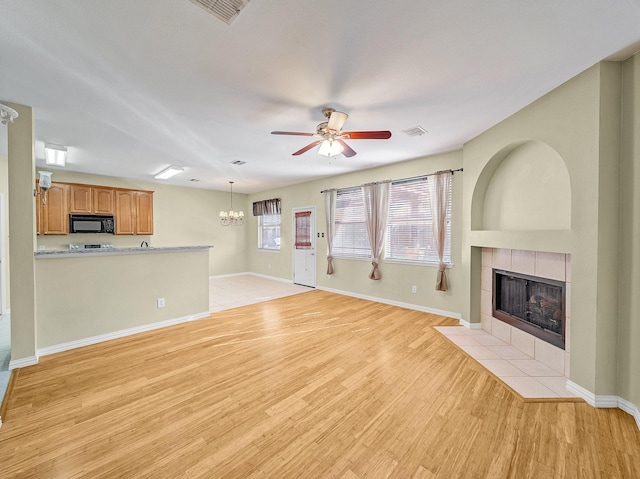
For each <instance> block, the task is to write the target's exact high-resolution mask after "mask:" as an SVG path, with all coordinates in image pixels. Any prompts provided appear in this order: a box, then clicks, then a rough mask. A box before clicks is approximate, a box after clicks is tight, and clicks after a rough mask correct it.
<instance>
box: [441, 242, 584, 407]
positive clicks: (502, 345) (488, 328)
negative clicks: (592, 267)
mask: <svg viewBox="0 0 640 479" xmlns="http://www.w3.org/2000/svg"><path fill="white" fill-rule="evenodd" d="M493 268H495V269H500V270H505V271H510V272H513V273H520V274H525V275H529V276H537V277H540V278H547V279H552V280H557V281H563V282H565V283H566V304H565V313H566V317H565V328H566V343H565V348H566V349H565V350H562V349H561V348H558V347H556V346H553V345H551V344H549V343H547V342H546V341H543V340H541V339H539V338H536V337H534V336H532V335H531V334H529V333H526V332H524V331H522V330H520V329H518V328H515V327H513V326H511V325H509V324H507V323H505V322H503V321H501V320H499V319H497V318H494V317H493V316H492V304H491V303H492V297H493V274H492V273H493V271H492V270H493ZM480 311H481V326H482V330H477V329H475V330H468V329H466V328H464V327H448V328H444V327H443V328H436V329H438V330H439V331H440V332H441V333H442V334H444V335H445V336H447V337H448V338H449V339H450V340H451V341H453V342H454V343H455V344H457V345H458V347H460V348H461V349H462V350H464V351H465V352H467V354H469V355H470V356H471V357H473V358H474V359H476V360H477V361H478V362H479V363H480V364H482V365H483V366H485V367H486V368H487V369H488V370H489V371H491V372H492V373H493V374H495V375H496V376H497V377H498V378H499V379H500V380H501V381H503V382H504V383H505V384H507V385H508V386H509V387H511V388H512V389H513V390H514V391H516V392H517V393H519V394H520V395H521V396H523V397H525V398H570V397H575V394H573V393H571V392H569V391H567V389H566V388H565V385H566V382H567V378H568V377H569V368H570V351H571V349H570V348H571V342H570V327H571V326H570V323H571V255H568V254H561V253H546V252H536V251H523V250H511V249H497V248H483V249H482V282H481V299H480ZM462 333H464V334H462Z"/></svg>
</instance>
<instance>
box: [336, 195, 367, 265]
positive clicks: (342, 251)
mask: <svg viewBox="0 0 640 479" xmlns="http://www.w3.org/2000/svg"><path fill="white" fill-rule="evenodd" d="M332 253H333V256H334V257H343V258H369V257H370V256H371V246H370V245H369V236H368V234H367V224H366V219H365V209H364V198H363V197H362V190H361V189H360V188H350V189H346V190H338V191H337V193H336V224H335V236H334V238H333V245H332Z"/></svg>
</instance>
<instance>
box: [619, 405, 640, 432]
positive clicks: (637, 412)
mask: <svg viewBox="0 0 640 479" xmlns="http://www.w3.org/2000/svg"><path fill="white" fill-rule="evenodd" d="M618 407H619V408H620V409H622V410H623V411H624V412H626V413H627V414H631V415H632V416H633V418H634V419H635V420H636V424H637V426H638V429H640V409H639V408H638V406H636V405H635V404H633V403H632V402H630V401H627V400H626V399H622V398H618Z"/></svg>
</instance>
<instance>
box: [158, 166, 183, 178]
mask: <svg viewBox="0 0 640 479" xmlns="http://www.w3.org/2000/svg"><path fill="white" fill-rule="evenodd" d="M183 171H184V168H183V167H182V166H175V165H171V166H169V167H168V168H165V169H164V170H162V171H161V172H160V173H158V174H157V175H155V176H154V178H155V179H156V180H166V179H169V178H171V177H172V176H175V175H177V174H178V173H182V172H183Z"/></svg>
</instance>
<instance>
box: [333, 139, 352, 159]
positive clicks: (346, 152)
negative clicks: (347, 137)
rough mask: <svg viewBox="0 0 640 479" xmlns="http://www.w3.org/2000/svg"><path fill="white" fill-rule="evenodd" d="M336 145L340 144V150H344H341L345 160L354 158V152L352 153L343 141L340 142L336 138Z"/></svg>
mask: <svg viewBox="0 0 640 479" xmlns="http://www.w3.org/2000/svg"><path fill="white" fill-rule="evenodd" d="M335 141H337V142H338V143H340V144H341V145H342V148H344V149H343V150H342V154H343V155H344V156H346V157H347V158H351V157H352V156H356V152H355V151H353V149H352V148H351V147H350V146H349V145H347V144H346V143H345V142H344V141H342V140H341V139H340V138H336V140H335Z"/></svg>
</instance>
